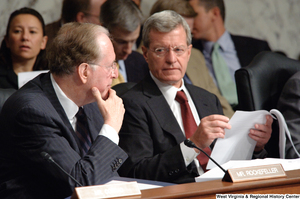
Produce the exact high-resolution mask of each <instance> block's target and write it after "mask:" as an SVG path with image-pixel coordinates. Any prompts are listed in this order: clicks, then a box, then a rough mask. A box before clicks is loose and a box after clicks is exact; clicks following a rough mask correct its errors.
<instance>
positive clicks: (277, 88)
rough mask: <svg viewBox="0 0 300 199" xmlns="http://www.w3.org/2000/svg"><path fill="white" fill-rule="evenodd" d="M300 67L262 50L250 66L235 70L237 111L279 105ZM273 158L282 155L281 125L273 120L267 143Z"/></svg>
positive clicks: (288, 59) (284, 58)
mask: <svg viewBox="0 0 300 199" xmlns="http://www.w3.org/2000/svg"><path fill="white" fill-rule="evenodd" d="M299 70H300V62H299V61H297V60H293V59H290V58H287V57H285V56H283V55H280V54H278V53H274V52H261V53H259V54H258V55H256V56H255V57H254V59H253V60H252V62H251V63H250V64H249V65H248V66H247V67H243V68H240V69H239V70H237V71H236V72H235V81H236V87H237V94H238V102H239V105H238V110H243V111H255V110H267V111H269V110H271V109H273V108H277V102H278V99H279V97H280V94H281V91H282V89H283V86H284V84H285V83H286V81H287V80H288V79H289V78H290V77H291V76H292V75H293V74H295V73H296V72H297V71H299ZM266 149H267V151H268V153H269V156H270V157H279V150H278V124H277V122H275V120H274V122H273V132H272V137H271V139H270V140H269V142H268V144H267V145H266Z"/></svg>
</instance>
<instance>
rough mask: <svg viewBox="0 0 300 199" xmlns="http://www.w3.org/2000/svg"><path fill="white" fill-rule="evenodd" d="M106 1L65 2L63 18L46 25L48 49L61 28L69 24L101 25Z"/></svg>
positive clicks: (83, 0) (82, 0) (79, 0)
mask: <svg viewBox="0 0 300 199" xmlns="http://www.w3.org/2000/svg"><path fill="white" fill-rule="evenodd" d="M105 1H106V0H64V1H63V5H62V10H61V18H60V19H59V20H58V21H55V22H53V23H50V24H47V25H46V35H47V36H48V43H47V48H48V47H49V45H50V44H51V43H52V40H53V39H54V37H55V36H56V34H57V32H58V30H59V29H60V28H61V26H62V25H63V24H65V23H68V22H75V21H77V22H84V23H93V24H100V19H99V16H100V7H101V5H102V4H103V3H104V2H105Z"/></svg>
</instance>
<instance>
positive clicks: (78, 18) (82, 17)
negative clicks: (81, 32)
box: [76, 12, 85, 22]
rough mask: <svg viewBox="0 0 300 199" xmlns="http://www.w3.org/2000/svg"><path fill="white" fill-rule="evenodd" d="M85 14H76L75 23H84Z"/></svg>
mask: <svg viewBox="0 0 300 199" xmlns="http://www.w3.org/2000/svg"><path fill="white" fill-rule="evenodd" d="M84 18H85V14H84V13H83V12H78V13H77V15H76V21H77V22H84Z"/></svg>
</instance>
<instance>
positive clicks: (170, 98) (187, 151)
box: [150, 72, 204, 175]
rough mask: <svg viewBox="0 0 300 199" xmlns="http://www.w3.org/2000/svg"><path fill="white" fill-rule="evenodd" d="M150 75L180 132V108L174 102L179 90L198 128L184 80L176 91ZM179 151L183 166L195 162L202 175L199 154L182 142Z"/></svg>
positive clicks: (182, 128) (195, 112)
mask: <svg viewBox="0 0 300 199" xmlns="http://www.w3.org/2000/svg"><path fill="white" fill-rule="evenodd" d="M150 75H151V77H152V79H153V80H154V82H155V83H156V85H157V86H158V88H159V90H160V91H161V92H162V94H163V96H164V97H165V99H166V101H167V103H168V104H169V106H170V108H171V110H172V112H173V114H174V116H175V118H176V120H177V122H178V124H179V126H180V128H181V130H182V132H184V127H183V122H182V117H181V108H180V104H179V103H178V102H177V101H176V100H175V97H176V94H177V91H180V90H183V91H184V93H185V95H186V97H187V99H188V103H189V106H190V108H191V111H192V114H193V116H194V119H195V122H196V124H197V126H198V125H199V124H200V118H199V115H198V112H197V110H196V107H195V104H194V103H193V100H192V98H191V96H190V94H189V92H188V90H187V89H186V87H185V86H184V80H183V79H182V86H181V87H180V88H179V89H178V88H176V87H174V86H172V85H169V84H166V83H162V82H160V81H159V80H158V79H157V78H155V77H154V76H153V75H152V73H151V72H150ZM180 149H181V153H182V156H183V158H184V161H185V165H186V166H188V165H189V164H190V163H191V162H192V161H195V164H196V166H197V169H198V173H199V175H201V174H203V173H204V172H203V169H202V167H201V166H200V164H199V161H198V159H197V156H198V155H199V153H196V152H195V150H194V149H193V148H190V147H187V146H186V145H185V144H184V143H183V142H182V143H180Z"/></svg>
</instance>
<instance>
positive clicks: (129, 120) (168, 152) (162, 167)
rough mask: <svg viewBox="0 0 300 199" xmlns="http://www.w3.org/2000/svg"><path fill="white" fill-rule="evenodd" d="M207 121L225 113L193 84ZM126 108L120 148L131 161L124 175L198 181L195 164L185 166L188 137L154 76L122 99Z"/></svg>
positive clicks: (195, 98)
mask: <svg viewBox="0 0 300 199" xmlns="http://www.w3.org/2000/svg"><path fill="white" fill-rule="evenodd" d="M186 87H187V89H188V91H189V93H190V95H191V97H192V99H193V101H194V103H195V106H196V109H197V111H198V114H199V117H200V118H203V117H205V116H208V115H211V114H223V112H222V106H221V105H220V102H219V100H218V98H217V97H216V96H215V95H213V94H211V93H209V92H207V91H205V90H204V89H201V88H199V87H196V86H193V85H186ZM122 99H123V102H124V105H125V110H126V112H125V116H124V122H123V126H122V128H121V131H120V133H119V135H120V143H119V146H120V147H121V148H123V149H124V150H125V151H126V152H127V153H128V156H129V158H128V159H127V160H126V162H125V163H124V165H123V166H122V167H121V168H120V169H119V170H118V172H119V174H120V176H124V177H134V178H141V179H148V180H158V181H164V182H173V183H185V182H194V181H195V180H194V177H196V176H198V172H197V169H196V166H195V164H194V162H192V163H191V164H190V165H189V166H188V167H186V166H185V163H184V159H183V156H182V153H181V150H180V145H179V144H180V143H181V142H183V141H184V140H185V136H184V134H183V132H182V131H181V128H180V126H179V124H178V122H177V120H176V118H175V117H174V114H173V112H172V111H171V109H170V107H169V105H168V103H167V101H166V100H165V98H164V96H163V95H162V93H161V92H160V90H159V88H158V87H157V86H156V84H155V83H154V81H153V80H152V78H151V77H150V75H148V76H147V77H146V78H145V79H144V80H143V81H141V82H140V83H138V84H137V85H136V86H134V87H133V88H132V89H131V90H129V91H128V92H126V93H125V94H124V95H123V96H122Z"/></svg>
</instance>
